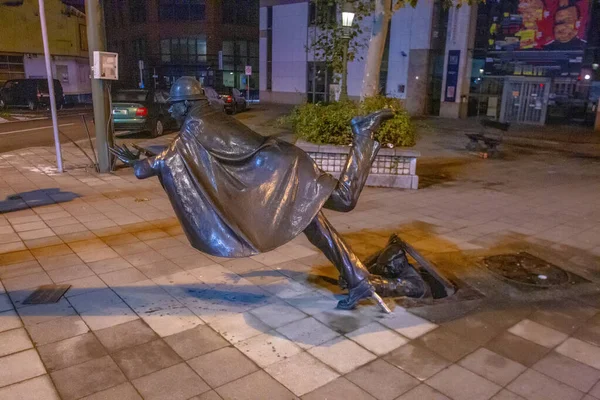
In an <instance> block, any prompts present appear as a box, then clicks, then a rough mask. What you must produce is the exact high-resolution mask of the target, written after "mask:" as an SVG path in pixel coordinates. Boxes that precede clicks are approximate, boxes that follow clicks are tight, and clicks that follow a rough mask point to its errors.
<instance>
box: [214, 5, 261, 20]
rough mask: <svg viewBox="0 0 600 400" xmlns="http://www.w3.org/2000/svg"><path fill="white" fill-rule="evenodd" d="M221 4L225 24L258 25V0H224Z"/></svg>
mask: <svg viewBox="0 0 600 400" xmlns="http://www.w3.org/2000/svg"><path fill="white" fill-rule="evenodd" d="M221 4H222V5H221V15H222V18H221V21H222V22H223V23H224V24H235V25H258V19H259V17H258V15H259V14H258V12H259V11H258V9H259V4H258V1H257V0H223V1H222V3H221Z"/></svg>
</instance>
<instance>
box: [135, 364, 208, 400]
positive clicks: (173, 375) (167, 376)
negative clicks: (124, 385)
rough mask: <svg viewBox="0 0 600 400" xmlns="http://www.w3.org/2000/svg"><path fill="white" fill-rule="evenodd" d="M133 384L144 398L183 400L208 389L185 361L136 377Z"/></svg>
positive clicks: (151, 399) (150, 399)
mask: <svg viewBox="0 0 600 400" xmlns="http://www.w3.org/2000/svg"><path fill="white" fill-rule="evenodd" d="M133 385H134V386H135V387H136V388H137V390H138V391H139V392H140V394H141V395H142V396H143V398H144V399H145V400H154V399H156V400H158V399H169V400H185V399H189V398H190V397H192V396H195V395H198V394H202V393H204V392H207V391H208V390H210V387H208V385H207V384H206V383H205V382H204V381H203V380H202V379H201V378H200V377H199V376H198V375H196V373H195V372H194V371H192V369H191V368H190V367H189V366H188V365H187V364H185V363H182V364H177V365H174V366H172V367H169V368H166V369H163V370H161V371H158V372H155V373H153V374H150V375H146V376H144V377H142V378H139V379H136V380H134V381H133Z"/></svg>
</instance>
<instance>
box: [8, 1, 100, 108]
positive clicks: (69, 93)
mask: <svg viewBox="0 0 600 400" xmlns="http://www.w3.org/2000/svg"><path fill="white" fill-rule="evenodd" d="M45 8H46V23H47V29H48V40H49V47H50V53H51V55H52V71H53V75H54V78H55V79H58V80H59V81H60V82H61V84H62V87H63V91H64V93H65V97H66V99H67V101H70V102H85V101H91V91H92V89H91V82H90V63H89V58H88V49H87V32H86V25H85V15H84V14H83V13H82V12H80V11H79V10H77V9H75V8H73V7H71V6H68V5H65V4H63V3H62V2H61V1H60V0H46V2H45ZM0 26H1V27H2V33H1V34H0V84H2V83H3V82H5V81H7V80H9V79H19V78H46V77H47V75H46V65H45V61H44V48H43V43H42V34H41V27H40V18H39V9H38V4H37V2H34V1H25V2H23V3H22V4H21V5H15V6H7V5H4V6H0Z"/></svg>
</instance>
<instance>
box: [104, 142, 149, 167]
mask: <svg viewBox="0 0 600 400" xmlns="http://www.w3.org/2000/svg"><path fill="white" fill-rule="evenodd" d="M108 149H109V150H110V152H111V153H112V154H114V155H115V157H117V158H118V159H119V160H121V161H123V163H124V164H127V165H129V166H133V164H135V162H136V161H138V160H139V159H140V154H141V151H140V150H138V151H137V153H134V152H132V151H131V150H129V147H127V145H125V144H124V145H123V146H122V147H121V146H117V145H115V146H114V147H109V148H108Z"/></svg>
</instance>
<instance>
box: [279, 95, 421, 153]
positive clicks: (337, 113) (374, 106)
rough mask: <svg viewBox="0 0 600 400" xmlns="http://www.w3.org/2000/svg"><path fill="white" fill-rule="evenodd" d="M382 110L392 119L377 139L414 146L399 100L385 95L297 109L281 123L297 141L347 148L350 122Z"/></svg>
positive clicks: (413, 134) (350, 137) (308, 104)
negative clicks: (288, 128)
mask: <svg viewBox="0 0 600 400" xmlns="http://www.w3.org/2000/svg"><path fill="white" fill-rule="evenodd" d="M382 108H391V109H392V110H394V118H392V119H390V120H387V121H386V122H384V123H383V125H382V126H381V128H379V131H378V132H377V140H378V141H379V142H381V143H382V144H384V145H388V144H391V145H393V146H406V147H407V146H414V144H415V139H416V138H415V130H414V128H413V125H412V122H411V119H410V116H409V115H408V113H407V112H406V111H405V110H404V109H403V108H402V105H401V103H400V100H398V99H394V98H388V97H384V96H376V97H369V98H366V99H365V100H364V101H363V102H361V103H358V104H357V103H355V102H353V101H340V102H335V103H329V104H321V103H317V104H311V103H306V104H303V105H301V106H298V107H296V108H295V109H294V111H293V112H292V113H291V114H290V115H289V116H287V117H285V118H284V119H283V120H282V121H281V122H282V123H284V124H289V125H290V126H291V128H292V130H293V131H294V133H295V134H296V135H298V137H299V138H301V139H303V140H306V141H307V142H311V143H316V144H334V145H348V144H350V143H351V142H352V131H351V129H350V120H351V119H352V118H353V117H355V116H357V115H366V114H369V113H371V112H373V111H377V110H381V109H382Z"/></svg>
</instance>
